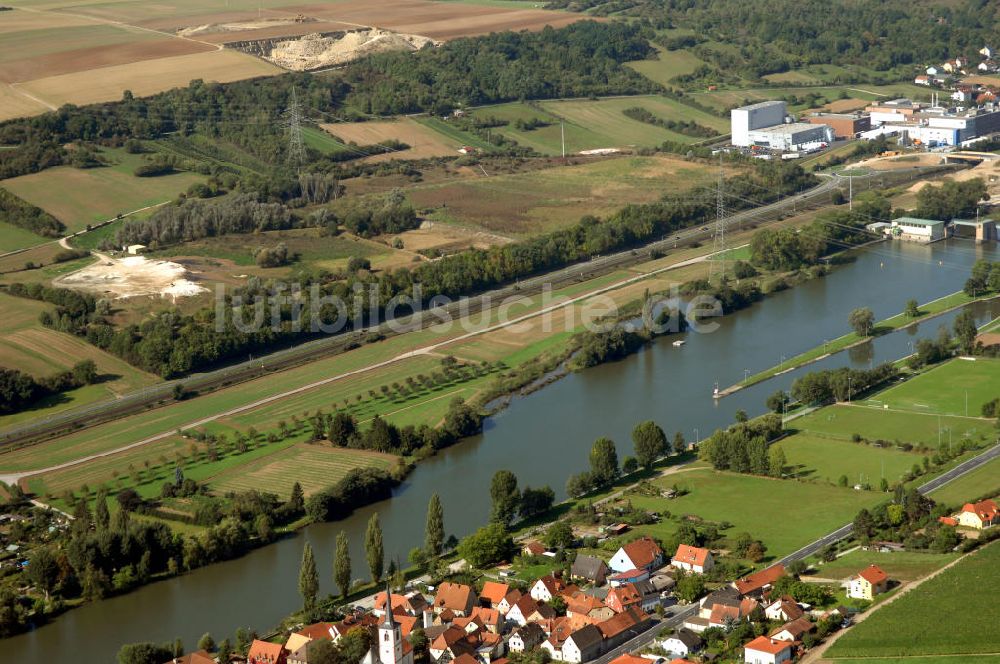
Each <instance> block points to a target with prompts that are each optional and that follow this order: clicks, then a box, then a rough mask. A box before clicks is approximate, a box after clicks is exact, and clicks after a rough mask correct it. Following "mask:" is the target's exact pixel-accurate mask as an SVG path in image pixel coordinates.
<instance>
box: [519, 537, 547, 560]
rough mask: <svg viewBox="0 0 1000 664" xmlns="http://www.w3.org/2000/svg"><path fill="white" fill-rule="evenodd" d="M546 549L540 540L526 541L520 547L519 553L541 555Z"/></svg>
mask: <svg viewBox="0 0 1000 664" xmlns="http://www.w3.org/2000/svg"><path fill="white" fill-rule="evenodd" d="M547 550H548V549H546V548H545V545H544V544H542V543H541V542H535V541H532V542H526V543H525V544H524V546H523V547H521V553H522V554H524V555H526V556H543V555H545V552H546V551H547Z"/></svg>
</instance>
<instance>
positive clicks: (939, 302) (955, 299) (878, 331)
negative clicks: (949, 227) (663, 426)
mask: <svg viewBox="0 0 1000 664" xmlns="http://www.w3.org/2000/svg"><path fill="white" fill-rule="evenodd" d="M998 298H1000V294H996V293H991V294H988V295H982V296H979V297H973V296H971V295H967V294H966V293H965V292H964V291H957V292H955V293H951V294H950V295H946V296H944V297H940V298H938V299H936V300H932V301H931V302H927V303H926V304H922V305H919V306H918V307H917V309H918V311H919V312H920V315H919V316H916V317H913V316H910V315H909V314H907V313H906V312H903V313H899V314H896V315H894V316H891V317H889V318H886V319H883V320H880V321H878V322H877V323H875V325H874V326H873V329H872V334H871V335H870V336H866V337H863V336H860V335H859V334H857V333H856V332H849V333H847V334H845V335H842V336H840V337H837V338H836V339H833V340H831V341H824V342H823V344H822V345H818V346H815V347H813V348H811V349H809V350H807V351H805V352H804V353H799V354H798V355H796V356H794V357H792V358H790V359H788V360H785V361H784V362H780V363H779V364H776V365H774V366H773V367H771V368H769V369H765V370H764V371H761V372H760V373H756V374H754V375H752V376H750V377H749V378H747V379H746V380H744V381H741V382H739V383H736V384H734V385H730V386H729V387H727V388H725V389H724V390H721V391H720V392H719V396H720V397H726V396H729V395H730V394H732V393H734V392H736V391H738V390H741V389H743V388H746V387H750V386H751V385H756V384H757V383H761V382H764V381H765V380H768V379H769V378H773V377H774V376H778V375H781V374H783V373H787V372H789V371H793V370H795V369H799V368H801V367H804V366H806V365H808V364H812V363H814V362H818V361H820V360H824V359H826V358H828V357H830V356H832V355H835V354H837V353H840V352H841V351H845V350H849V349H851V348H854V347H855V346H860V345H861V344H865V343H868V342H870V341H871V340H872V339H873V338H875V337H879V336H882V335H885V334H889V333H892V332H896V331H898V330H903V329H906V328H908V327H912V326H914V325H919V324H920V323H923V322H926V321H929V320H933V319H935V318H937V317H939V316H942V315H944V314H946V313H949V312H952V311H954V310H956V309H959V308H961V307H964V306H966V305H968V304H973V303H975V302H991V301H993V300H995V299H998Z"/></svg>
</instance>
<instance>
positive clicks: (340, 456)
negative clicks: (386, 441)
mask: <svg viewBox="0 0 1000 664" xmlns="http://www.w3.org/2000/svg"><path fill="white" fill-rule="evenodd" d="M395 463H396V457H394V456H391V455H389V454H378V453H377V452H367V451H364V450H348V449H343V448H339V447H330V446H328V445H316V444H309V443H299V444H297V445H293V446H292V447H288V448H286V449H284V450H281V451H279V452H275V453H274V454H270V455H268V456H265V457H261V458H260V459H257V460H255V461H251V462H249V463H246V464H241V465H239V466H232V467H230V468H228V469H226V470H224V471H223V472H221V473H219V474H218V475H214V476H212V477H208V478H206V480H205V482H206V483H207V484H208V485H209V487H211V489H212V490H213V491H215V492H217V493H224V492H226V491H249V490H251V489H256V490H258V491H268V492H271V493H276V494H278V495H279V496H281V498H282V499H283V500H287V499H288V496H289V495H291V493H292V485H293V484H295V482H298V483H299V484H301V485H302V490H303V491H304V492H305V494H306V495H307V496H308V495H309V494H311V493H315V492H316V491H319V490H320V489H323V488H325V487H328V486H330V485H331V484H335V483H336V482H337V481H338V480H340V479H341V478H343V477H344V476H345V475H346V474H347V473H348V472H349V471H351V470H353V469H355V468H372V467H373V468H386V469H388V468H391V467H392V466H393V465H394V464H395Z"/></svg>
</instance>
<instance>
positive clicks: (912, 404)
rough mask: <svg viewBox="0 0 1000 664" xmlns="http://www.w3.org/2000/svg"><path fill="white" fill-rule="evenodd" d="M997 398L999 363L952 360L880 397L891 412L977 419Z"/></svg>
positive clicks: (999, 387) (982, 360)
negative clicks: (985, 405) (898, 411)
mask: <svg viewBox="0 0 1000 664" xmlns="http://www.w3.org/2000/svg"><path fill="white" fill-rule="evenodd" d="M997 397H1000V360H998V359H995V358H994V359H991V358H977V359H976V360H975V361H968V360H962V359H955V360H951V361H950V362H945V363H943V364H941V365H940V366H937V367H934V368H932V369H931V370H929V371H928V372H927V373H924V374H921V375H920V376H918V377H917V378H914V379H913V380H909V381H907V382H905V383H902V384H901V385H897V386H895V387H893V388H890V389H888V390H886V391H885V392H881V393H879V394H878V395H877V396H876V398H877V400H878V401H880V402H882V403H883V404H886V405H888V406H889V408H892V409H894V410H908V411H914V412H918V413H934V414H942V415H963V416H970V417H979V416H980V415H981V414H982V407H983V404H984V403H986V402H988V401H992V400H993V399H996V398H997Z"/></svg>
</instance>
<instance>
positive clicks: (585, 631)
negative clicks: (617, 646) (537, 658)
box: [562, 625, 604, 664]
mask: <svg viewBox="0 0 1000 664" xmlns="http://www.w3.org/2000/svg"><path fill="white" fill-rule="evenodd" d="M603 641H604V637H603V636H602V635H601V630H599V629H597V628H596V627H594V626H593V625H587V626H585V627H581V628H580V629H578V630H576V631H575V632H573V633H572V634H570V635H569V638H568V639H566V641H565V642H564V643H563V646H562V661H564V662H570V664H580V662H585V661H587V660H591V659H593V658H594V657H596V656H597V654H598V653H599V652H600V651H601V644H602V642H603Z"/></svg>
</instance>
